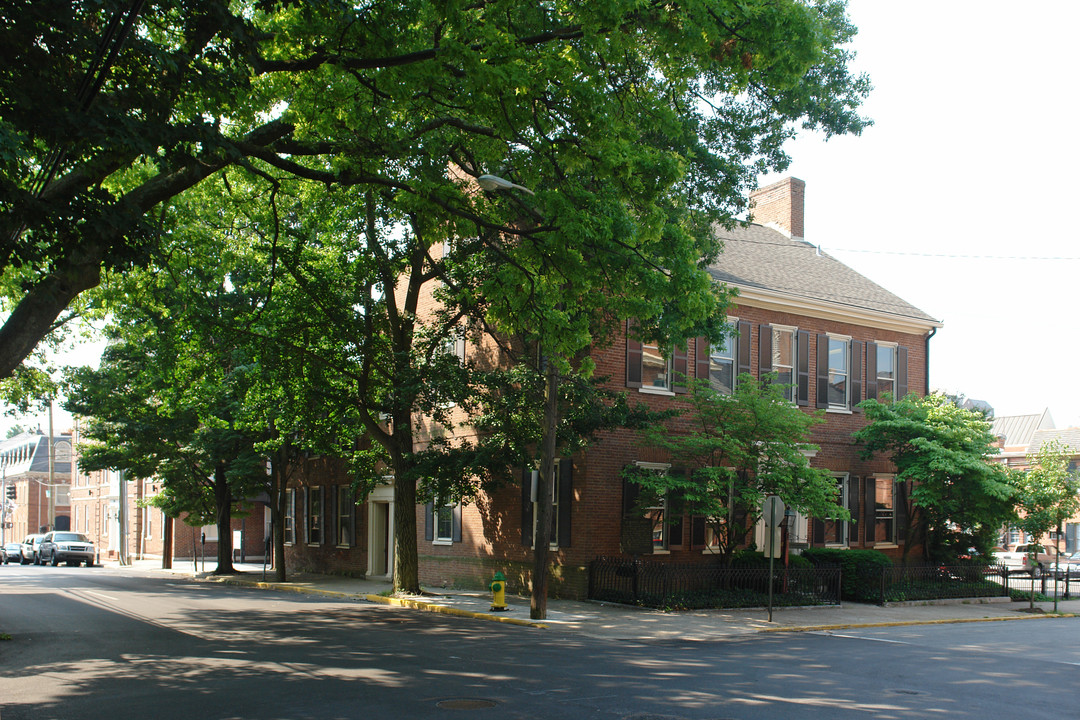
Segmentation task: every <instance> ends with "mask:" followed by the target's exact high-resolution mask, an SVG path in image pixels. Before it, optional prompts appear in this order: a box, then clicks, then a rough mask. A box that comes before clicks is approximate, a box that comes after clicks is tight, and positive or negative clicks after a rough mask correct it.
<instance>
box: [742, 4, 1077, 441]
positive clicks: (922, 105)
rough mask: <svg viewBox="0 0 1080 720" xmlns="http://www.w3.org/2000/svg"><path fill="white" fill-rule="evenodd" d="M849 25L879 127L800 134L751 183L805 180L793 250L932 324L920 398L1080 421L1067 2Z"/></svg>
mask: <svg viewBox="0 0 1080 720" xmlns="http://www.w3.org/2000/svg"><path fill="white" fill-rule="evenodd" d="M848 14H849V16H850V17H851V19H852V22H853V23H854V24H855V26H856V27H858V28H859V35H858V37H857V38H856V40H855V42H854V43H853V45H852V49H854V50H855V52H856V53H857V57H856V59H855V63H854V67H855V68H856V70H858V71H860V72H864V73H866V74H868V75H869V76H870V79H871V82H872V83H873V85H874V91H873V92H872V93H871V95H870V97H869V98H868V100H867V102H866V103H865V105H864V112H865V114H866V115H868V116H869V117H870V118H872V119H873V120H874V123H875V124H874V126H873V127H871V128H869V129H867V130H866V131H864V132H863V134H862V135H861V136H858V137H841V138H833V139H831V140H829V141H828V142H825V141H824V140H823V139H822V138H821V137H820V136H814V135H808V136H804V137H800V138H797V139H796V140H795V141H792V142H790V143H789V144H788V145H787V148H786V149H787V150H788V153H789V154H790V155H791V157H792V163H791V166H790V167H789V168H788V169H787V171H785V172H784V173H782V174H778V175H772V176H769V177H767V178H763V179H762V181H761V184H762V185H765V184H768V183H770V182H773V181H775V180H777V179H780V178H782V177H787V176H794V177H797V178H799V179H801V180H803V181H805V182H806V208H805V235H806V240H807V241H808V242H811V243H814V244H816V245H820V246H822V249H823V250H824V251H825V252H828V253H829V254H831V255H832V256H833V257H835V258H837V259H839V260H840V261H841V262H843V263H844V264H846V265H848V266H850V267H852V268H854V269H855V270H857V271H859V272H860V273H862V274H863V275H865V276H867V277H869V278H870V279H872V280H874V281H875V282H877V283H878V284H879V285H882V286H883V287H885V288H887V289H888V290H890V291H892V292H894V293H896V294H897V295H899V296H901V297H903V298H904V299H905V300H907V301H908V302H910V303H912V304H913V305H915V306H916V307H918V308H920V309H922V310H923V311H925V312H926V313H928V314H929V315H931V316H932V317H934V318H936V319H938V320H941V321H942V322H944V327H942V328H941V329H940V330H938V332H937V335H936V336H935V337H934V338H933V339H932V340H931V341H930V384H931V388H934V389H942V390H947V391H949V392H956V393H963V394H964V395H966V396H967V397H969V398H975V399H979V400H985V401H986V402H988V403H990V405H992V406H993V407H994V410H995V412H996V414H997V415H998V416H999V417H1000V416H1005V415H1022V414H1031V413H1038V412H1041V411H1042V410H1043V409H1044V408H1049V409H1050V414H1051V416H1052V417H1053V418H1054V422H1055V424H1056V426H1057V427H1059V428H1064V427H1070V426H1078V425H1080V384H1078V383H1072V382H1071V381H1069V378H1070V377H1071V376H1072V370H1071V367H1072V364H1073V362H1077V361H1078V360H1080V323H1078V322H1077V318H1078V317H1080V313H1076V312H1075V310H1074V309H1075V308H1076V307H1077V305H1078V303H1077V300H1076V295H1075V294H1074V290H1075V288H1076V286H1077V284H1080V246H1078V243H1077V240H1078V238H1080V224H1078V223H1080V203H1077V201H1076V195H1077V193H1078V187H1080V178H1077V168H1078V167H1080V144H1078V140H1077V135H1076V127H1077V121H1076V111H1077V108H1078V103H1080V101H1078V100H1077V99H1076V97H1075V96H1076V88H1077V86H1078V85H1077V82H1078V81H1077V77H1080V73H1078V69H1080V59H1078V57H1080V56H1078V55H1077V53H1076V51H1075V47H1076V45H1075V28H1076V27H1077V26H1078V25H1080V3H1075V2H1065V1H1056V2H1049V1H1047V2H1033V3H1012V2H995V1H987V0H980V1H978V2H976V1H974V0H970V1H969V0H964V1H960V0H934V1H932V2H926V1H924V0H907V2H904V3H891V2H881V1H880V0H851V2H850V3H849V6H848ZM1070 311H1072V312H1070ZM1070 318H1073V319H1072V320H1070Z"/></svg>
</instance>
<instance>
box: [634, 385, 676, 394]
mask: <svg viewBox="0 0 1080 720" xmlns="http://www.w3.org/2000/svg"><path fill="white" fill-rule="evenodd" d="M638 392H640V393H645V394H646V395H663V396H664V397H675V393H674V392H673V391H671V390H668V389H667V388H660V387H653V386H651V385H642V386H641V387H639V388H638Z"/></svg>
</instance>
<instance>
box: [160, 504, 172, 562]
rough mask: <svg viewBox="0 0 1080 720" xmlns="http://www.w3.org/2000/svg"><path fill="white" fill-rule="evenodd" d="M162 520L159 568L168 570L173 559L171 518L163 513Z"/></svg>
mask: <svg viewBox="0 0 1080 720" xmlns="http://www.w3.org/2000/svg"><path fill="white" fill-rule="evenodd" d="M162 522H163V523H165V537H164V538H163V539H162V541H161V568H162V569H163V570H170V569H172V559H173V519H172V518H171V517H169V516H168V515H165V516H164V519H163V520H162Z"/></svg>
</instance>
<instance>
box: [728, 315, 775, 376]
mask: <svg viewBox="0 0 1080 720" xmlns="http://www.w3.org/2000/svg"><path fill="white" fill-rule="evenodd" d="M769 337H770V338H772V334H770V335H769ZM736 351H737V352H738V353H739V357H738V363H739V366H738V368H737V373H736V374H737V375H742V374H743V373H749V372H753V368H751V367H750V323H749V322H748V321H746V320H742V321H740V322H739V347H737V348H736ZM769 354H770V355H771V354H772V351H771V350H770V351H769Z"/></svg>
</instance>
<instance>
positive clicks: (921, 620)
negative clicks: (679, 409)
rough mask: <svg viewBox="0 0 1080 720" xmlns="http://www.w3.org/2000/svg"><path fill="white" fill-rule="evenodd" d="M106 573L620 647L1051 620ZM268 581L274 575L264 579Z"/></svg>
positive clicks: (253, 568) (301, 577) (979, 610)
mask: <svg viewBox="0 0 1080 720" xmlns="http://www.w3.org/2000/svg"><path fill="white" fill-rule="evenodd" d="M104 567H106V568H111V569H117V570H120V569H125V570H135V571H138V572H146V573H171V574H173V575H178V576H185V577H189V578H192V579H193V580H197V581H201V582H219V583H227V584H232V585H242V586H249V587H259V588H265V589H270V590H276V591H282V592H299V593H308V594H317V595H323V596H326V597H338V598H343V599H351V600H362V601H368V602H376V603H383V604H389V605H399V606H402V607H411V608H414V609H417V610H424V611H429V612H441V613H447V614H452V615H459V616H464V617H472V618H480V619H484V620H490V621H495V622H508V623H513V624H518V625H524V626H528V627H534V628H538V629H547V630H551V631H561V632H570V633H576V634H581V635H586V636H590V637H598V638H608V639H623V640H646V639H648V640H667V639H671V640H675V639H678V640H710V639H718V638H723V637H734V636H740V635H747V634H752V633H758V632H785V631H786V632H798V631H815V630H816V631H826V630H835V629H843V628H855V627H875V626H888V625H927V624H936V623H958V622H988V621H1004V620H1033V619H1038V618H1045V617H1059V616H1061V615H1057V616H1055V615H1052V614H1051V613H1052V612H1053V603H1052V602H1051V603H1036V604H1035V606H1036V608H1039V610H1040V611H1041V612H1038V613H1035V614H1032V613H1028V612H1027V607H1028V603H1027V602H1012V601H1010V600H1008V599H1007V598H993V599H988V601H983V602H980V601H978V600H971V601H966V602H965V601H940V604H933V605H930V604H921V603H919V604H916V603H913V604H904V605H892V606H888V607H880V606H877V605H864V604H861V603H850V602H848V603H844V604H843V605H841V606H826V607H800V608H774V610H773V619H772V622H769V617H768V616H769V614H768V611H767V610H766V609H764V608H758V609H736V610H690V611H680V612H661V611H659V610H648V609H643V608H636V607H628V606H624V605H617V604H611V603H598V602H583V601H576V600H559V599H550V600H549V601H548V617H547V619H546V620H542V621H533V620H530V619H529V600H528V598H524V597H513V596H508V597H507V598H506V601H507V604H508V605H509V606H510V609H509V610H508V611H505V612H492V611H491V610H490V607H491V595H490V593H482V592H476V591H469V590H447V589H438V588H437V589H432V590H429V591H428V592H426V593H425V594H424V595H422V596H408V597H392V596H391V586H390V584H389V583H387V582H385V581H379V580H367V579H361V578H350V577H341V576H334V575H317V574H313V573H297V574H294V575H293V576H291V577H290V579H289V582H286V583H276V582H273V581H266V582H264V581H263V580H262V577H263V573H262V566H261V565H252V564H236V565H235V568H236V569H237V571H238V573H237V574H236V575H230V576H215V575H213V574H212V573H210V572H198V573H196V572H194V571H193V570H192V566H191V564H190V563H184V564H180V565H178V566H177V567H175V568H173V569H172V570H162V569H161V567H160V561H150V560H141V561H135V563H134V564H133V565H132V566H130V567H128V568H120V566H119V565H118V564H116V563H105V564H104ZM266 576H267V577H268V578H272V577H273V573H272V572H270V571H267V575H266ZM1058 612H1059V614H1063V615H1065V616H1069V617H1073V616H1077V615H1080V599H1074V600H1061V601H1059V602H1058Z"/></svg>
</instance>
